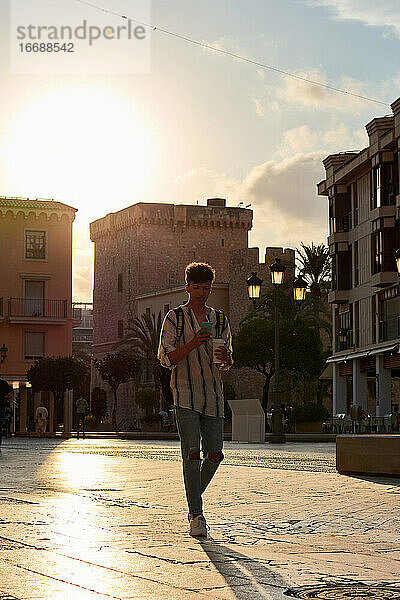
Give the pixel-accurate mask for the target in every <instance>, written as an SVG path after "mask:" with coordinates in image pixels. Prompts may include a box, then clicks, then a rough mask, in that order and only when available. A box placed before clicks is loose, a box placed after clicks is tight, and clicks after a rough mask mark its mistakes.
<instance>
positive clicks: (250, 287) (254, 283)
mask: <svg viewBox="0 0 400 600" xmlns="http://www.w3.org/2000/svg"><path fill="white" fill-rule="evenodd" d="M262 282H263V280H262V279H260V278H259V277H257V273H255V272H253V273H252V274H251V276H250V277H248V278H247V279H246V283H247V293H248V295H249V299H250V300H253V306H254V307H255V306H256V301H257V300H258V298H259V297H260V295H261V286H262Z"/></svg>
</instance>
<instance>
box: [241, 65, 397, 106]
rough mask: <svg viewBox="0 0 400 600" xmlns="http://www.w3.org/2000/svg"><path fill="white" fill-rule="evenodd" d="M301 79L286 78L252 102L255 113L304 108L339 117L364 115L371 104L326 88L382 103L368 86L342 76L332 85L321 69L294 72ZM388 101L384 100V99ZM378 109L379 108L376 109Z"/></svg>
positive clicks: (377, 94) (332, 82)
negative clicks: (342, 114) (338, 115)
mask: <svg viewBox="0 0 400 600" xmlns="http://www.w3.org/2000/svg"><path fill="white" fill-rule="evenodd" d="M294 75H296V76H297V77H298V79H296V78H293V77H288V76H286V77H283V78H282V82H281V84H280V85H278V86H274V87H269V88H267V89H266V92H265V96H264V98H261V99H260V98H254V97H253V98H252V100H253V102H254V104H255V106H256V112H257V114H258V115H259V116H261V117H263V116H266V115H269V114H270V113H271V112H280V111H286V110H288V109H290V108H293V107H296V108H299V107H301V108H303V109H305V110H308V111H313V112H315V111H317V110H318V111H328V112H329V113H332V111H334V112H337V113H347V114H361V113H362V112H363V111H365V110H366V109H367V108H368V107H369V105H370V103H368V104H367V101H366V100H363V99H362V98H357V97H356V96H352V95H350V94H349V93H342V92H337V91H334V90H333V89H332V90H331V89H328V88H326V87H324V86H325V85H327V86H330V87H332V88H336V89H339V90H344V91H345V92H352V93H354V94H358V95H360V96H371V97H372V98H376V99H377V100H380V97H379V93H377V91H376V90H374V91H370V90H368V86H367V84H366V83H364V82H362V81H360V80H358V79H354V78H352V77H349V76H346V75H343V76H342V77H341V78H340V79H339V80H338V81H330V80H329V79H328V78H327V76H326V74H325V73H323V72H322V71H321V70H320V69H318V68H310V69H307V70H305V71H297V72H294ZM305 80H308V81H316V82H319V83H321V84H323V85H316V84H313V83H309V82H308V81H305ZM382 101H383V102H384V101H385V98H382ZM377 106H378V105H377Z"/></svg>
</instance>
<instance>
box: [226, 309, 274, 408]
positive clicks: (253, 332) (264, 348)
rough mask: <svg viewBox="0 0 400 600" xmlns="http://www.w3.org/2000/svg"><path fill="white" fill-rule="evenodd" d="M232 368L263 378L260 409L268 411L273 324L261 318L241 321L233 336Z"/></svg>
mask: <svg viewBox="0 0 400 600" xmlns="http://www.w3.org/2000/svg"><path fill="white" fill-rule="evenodd" d="M233 347H234V350H235V361H234V364H233V366H234V368H235V369H240V368H243V367H249V368H250V369H253V370H255V371H257V373H261V374H262V375H264V377H265V383H264V386H263V398H262V407H263V409H264V411H265V412H267V410H268V391H269V385H270V382H271V377H272V375H273V374H274V367H273V363H274V350H273V348H274V323H273V322H272V321H271V320H269V319H265V318H263V317H258V318H254V319H252V320H248V321H243V322H242V323H241V325H240V329H239V331H238V332H237V333H235V334H234V336H233Z"/></svg>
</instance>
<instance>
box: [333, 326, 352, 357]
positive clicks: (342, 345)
mask: <svg viewBox="0 0 400 600" xmlns="http://www.w3.org/2000/svg"><path fill="white" fill-rule="evenodd" d="M353 348H354V342H353V330H352V329H348V330H347V333H346V340H345V341H344V342H341V341H340V340H339V334H336V352H341V351H342V350H350V349H353Z"/></svg>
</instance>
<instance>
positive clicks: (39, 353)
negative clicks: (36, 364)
mask: <svg viewBox="0 0 400 600" xmlns="http://www.w3.org/2000/svg"><path fill="white" fill-rule="evenodd" d="M24 356H25V359H27V360H35V359H37V358H43V356H44V332H42V331H26V332H25V350H24Z"/></svg>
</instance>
